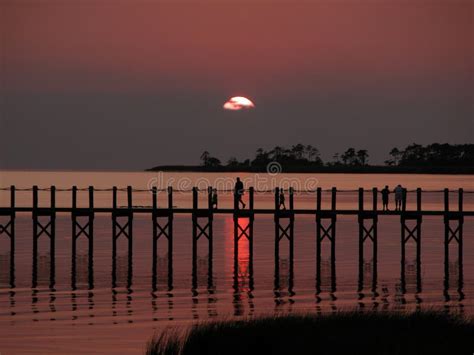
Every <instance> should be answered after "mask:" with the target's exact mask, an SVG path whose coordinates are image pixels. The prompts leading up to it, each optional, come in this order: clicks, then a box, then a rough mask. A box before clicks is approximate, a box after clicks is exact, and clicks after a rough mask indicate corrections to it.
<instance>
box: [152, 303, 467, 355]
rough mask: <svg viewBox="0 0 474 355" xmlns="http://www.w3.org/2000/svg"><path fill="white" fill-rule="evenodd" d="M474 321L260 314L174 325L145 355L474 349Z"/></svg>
mask: <svg viewBox="0 0 474 355" xmlns="http://www.w3.org/2000/svg"><path fill="white" fill-rule="evenodd" d="M473 353H474V322H473V320H472V319H464V318H460V317H456V316H449V315H446V314H443V313H437V312H415V313H406V314H405V313H355V312H344V313H336V314H328V315H307V316H304V315H302V316H295V315H291V316H279V317H262V318H257V319H250V320H229V321H219V322H208V323H200V324H196V325H194V326H192V327H191V328H190V329H189V331H187V332H185V334H183V332H179V331H178V330H176V329H174V330H172V329H170V330H167V331H165V332H163V333H161V334H160V335H159V336H157V337H155V338H154V339H153V340H151V341H150V342H149V344H148V348H147V354H150V355H151V354H167V355H168V354H169V355H171V354H185V355H187V354H209V355H212V354H226V355H227V354H228V355H232V354H285V355H292V354H347V355H351V354H469V355H471V354H473Z"/></svg>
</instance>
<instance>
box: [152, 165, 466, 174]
mask: <svg viewBox="0 0 474 355" xmlns="http://www.w3.org/2000/svg"><path fill="white" fill-rule="evenodd" d="M146 171H167V172H205V173H221V172H226V173H230V172H234V173H240V172H242V173H244V172H249V173H266V172H267V170H266V169H265V168H261V167H248V168H247V169H244V168H241V167H240V168H233V167H228V166H216V167H208V166H202V165H158V166H155V167H153V168H150V169H146ZM281 173H282V174H283V173H302V174H313V173H334V174H459V175H472V174H474V167H452V166H444V167H442V166H440V167H435V166H432V167H425V166H422V167H402V166H384V165H378V166H377V165H368V166H360V167H349V166H319V167H313V166H289V167H287V168H286V167H284V166H283V168H282V171H281Z"/></svg>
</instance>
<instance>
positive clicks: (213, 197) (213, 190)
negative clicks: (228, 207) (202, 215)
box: [211, 189, 217, 210]
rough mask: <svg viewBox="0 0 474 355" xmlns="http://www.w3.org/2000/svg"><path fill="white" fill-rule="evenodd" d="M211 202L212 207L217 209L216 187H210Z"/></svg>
mask: <svg viewBox="0 0 474 355" xmlns="http://www.w3.org/2000/svg"><path fill="white" fill-rule="evenodd" d="M211 204H212V208H213V209H216V210H217V189H212V198H211Z"/></svg>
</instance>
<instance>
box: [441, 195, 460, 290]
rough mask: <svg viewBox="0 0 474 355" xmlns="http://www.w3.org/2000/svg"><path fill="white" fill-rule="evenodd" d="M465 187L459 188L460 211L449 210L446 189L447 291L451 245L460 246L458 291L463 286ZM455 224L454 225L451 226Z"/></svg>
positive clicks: (445, 272)
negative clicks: (452, 225)
mask: <svg viewBox="0 0 474 355" xmlns="http://www.w3.org/2000/svg"><path fill="white" fill-rule="evenodd" d="M463 192H464V191H463V189H458V211H450V210H449V190H448V189H444V280H445V292H447V290H448V289H449V276H450V275H449V272H450V270H449V245H450V244H451V242H453V243H457V248H458V250H457V251H458V253H457V254H458V292H461V291H462V288H463V225H464V216H463ZM451 224H454V227H451Z"/></svg>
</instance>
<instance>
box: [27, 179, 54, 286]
mask: <svg viewBox="0 0 474 355" xmlns="http://www.w3.org/2000/svg"><path fill="white" fill-rule="evenodd" d="M38 190H39V189H38V186H36V185H35V186H33V216H32V217H33V280H32V281H33V282H32V287H33V288H35V287H36V285H37V271H38V239H39V237H40V236H41V235H43V234H46V235H47V236H48V237H49V247H50V288H51V289H52V288H53V287H54V283H55V280H54V278H55V264H54V263H55V246H56V244H55V242H56V240H55V239H56V228H55V227H56V187H54V186H51V188H50V207H49V208H44V209H42V208H40V207H39V203H38ZM40 217H48V222H47V223H46V224H43V223H42V222H41V221H40Z"/></svg>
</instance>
